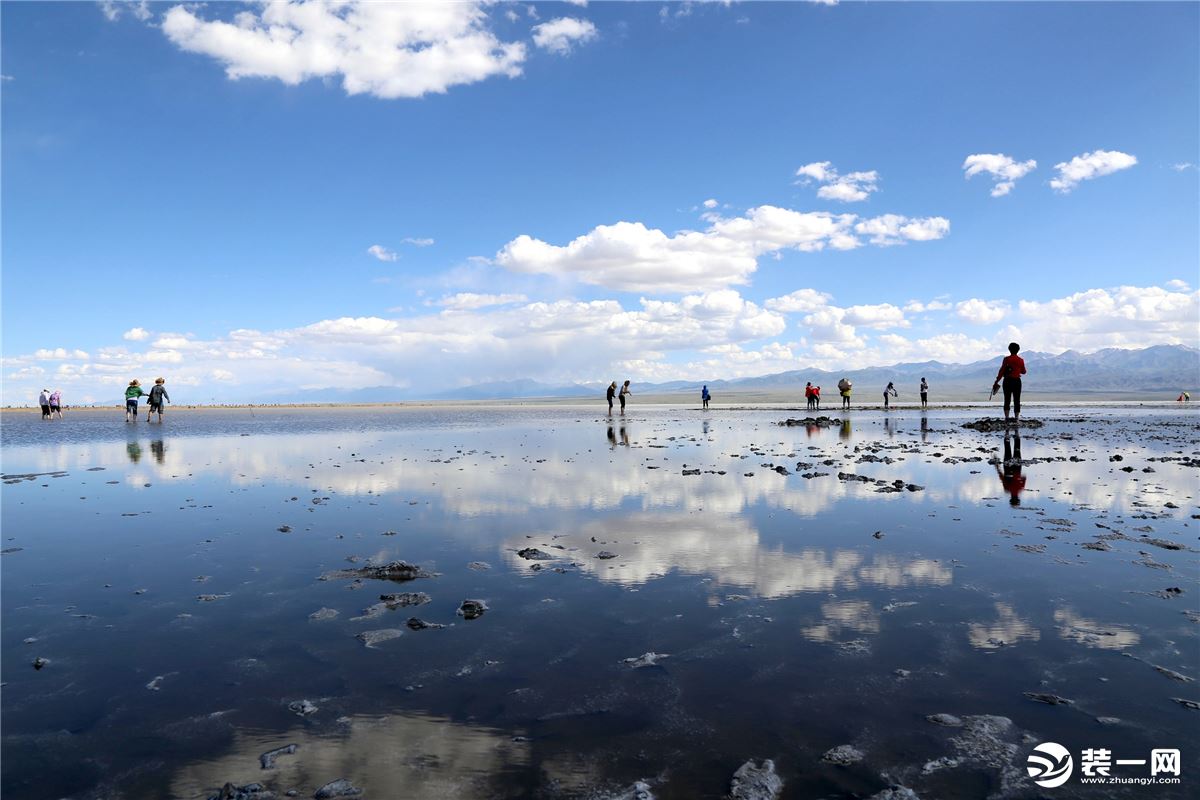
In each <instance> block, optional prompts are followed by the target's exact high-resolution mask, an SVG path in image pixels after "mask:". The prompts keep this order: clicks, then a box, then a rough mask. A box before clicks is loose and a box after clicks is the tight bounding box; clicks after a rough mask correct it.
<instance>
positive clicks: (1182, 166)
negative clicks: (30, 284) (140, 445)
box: [8, 78, 1196, 172]
mask: <svg viewBox="0 0 1200 800" xmlns="http://www.w3.org/2000/svg"><path fill="white" fill-rule="evenodd" d="M8 80H12V78H9V79H8ZM1195 168H1196V165H1195V164H1193V163H1192V162H1190V161H1180V162H1179V163H1177V164H1172V165H1171V169H1173V170H1175V171H1176V172H1184V171H1186V170H1189V169H1195Z"/></svg>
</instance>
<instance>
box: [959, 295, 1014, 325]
mask: <svg viewBox="0 0 1200 800" xmlns="http://www.w3.org/2000/svg"><path fill="white" fill-rule="evenodd" d="M1009 310H1010V308H1009V305H1008V303H1006V302H1004V301H1002V300H980V299H978V298H975V297H972V298H971V299H970V300H963V301H962V302H960V303H958V304H956V305H955V307H954V313H956V314H957V315H958V316H959V317H960V318H961V319H965V320H966V321H967V322H970V323H971V324H972V325H993V324H995V323H997V322H999V321H1000V320H1002V319H1004V318H1005V317H1006V316H1008V312H1009Z"/></svg>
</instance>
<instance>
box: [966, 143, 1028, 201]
mask: <svg viewBox="0 0 1200 800" xmlns="http://www.w3.org/2000/svg"><path fill="white" fill-rule="evenodd" d="M1036 168H1037V162H1036V161H1034V160H1033V159H1032V158H1031V159H1029V160H1028V161H1016V160H1014V159H1013V157H1012V156H1006V155H1004V154H1003V153H977V154H975V155H970V156H967V158H966V160H965V161H963V169H964V170H966V176H965V177H966V178H968V179H969V178H973V177H975V176H976V175H978V174H980V173H981V172H986V173H988V174H990V175H991V176H992V180H993V181H994V183H995V185H994V186H993V187H992V197H1003V196H1004V195H1006V194H1008V193H1009V192H1011V191H1012V190H1013V187H1014V186H1016V185H1017V181H1018V180H1020V179H1021V178H1024V177H1025V176H1026V175H1028V174H1029V173H1030V172H1032V171H1033V170H1034V169H1036Z"/></svg>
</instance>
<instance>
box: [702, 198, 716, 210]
mask: <svg viewBox="0 0 1200 800" xmlns="http://www.w3.org/2000/svg"><path fill="white" fill-rule="evenodd" d="M704 207H705V208H710V209H711V208H716V207H717V200H716V198H715V197H710V198H708V199H707V200H705V201H704Z"/></svg>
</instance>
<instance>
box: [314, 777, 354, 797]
mask: <svg viewBox="0 0 1200 800" xmlns="http://www.w3.org/2000/svg"><path fill="white" fill-rule="evenodd" d="M362 793H363V792H362V789H359V788H358V787H357V786H355V785H354V784H352V783H351V782H350V781H348V780H346V779H345V778H338V779H337V780H336V781H330V782H329V783H327V784H325V785H324V786H322V787H321V788H320V789H317V791H316V793H315V794H314V795H313V797H314V798H316V800H333V798H335V797H358V796H359V795H361V794H362Z"/></svg>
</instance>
